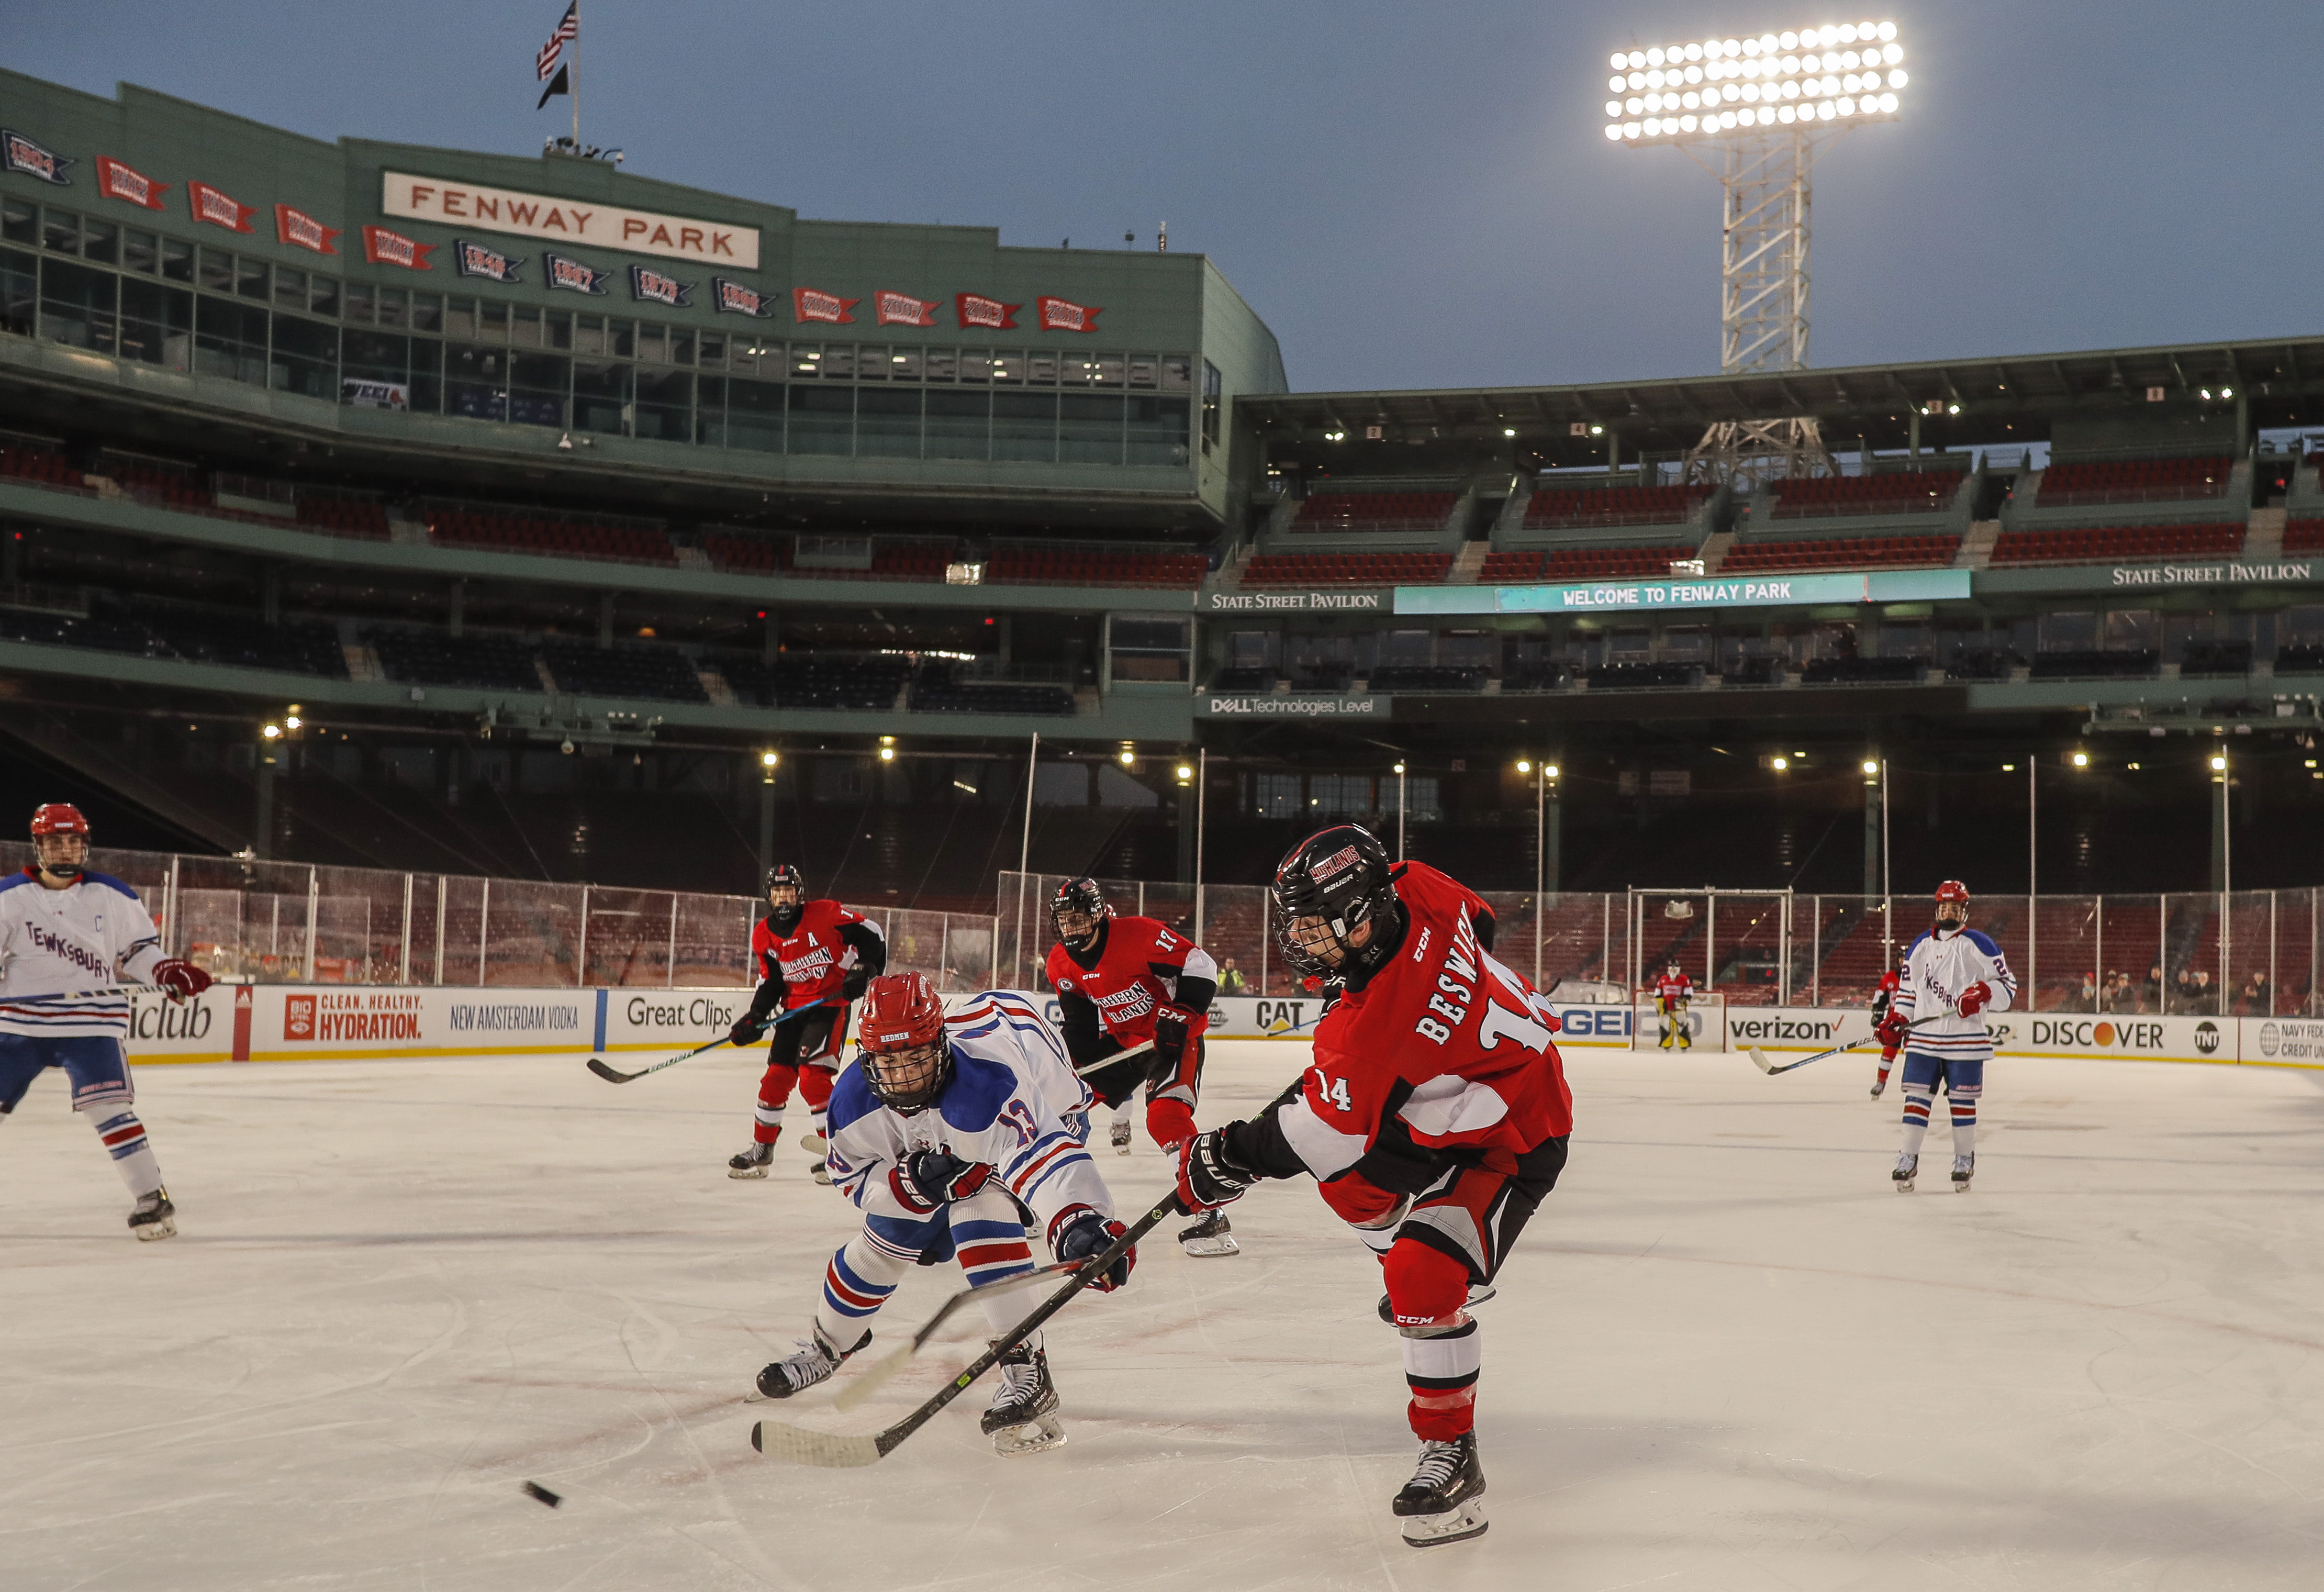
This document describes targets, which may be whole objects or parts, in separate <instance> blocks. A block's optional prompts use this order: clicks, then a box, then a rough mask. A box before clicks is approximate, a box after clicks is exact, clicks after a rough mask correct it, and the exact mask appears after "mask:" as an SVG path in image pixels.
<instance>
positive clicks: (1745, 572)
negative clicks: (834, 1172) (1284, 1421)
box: [0, 73, 2324, 901]
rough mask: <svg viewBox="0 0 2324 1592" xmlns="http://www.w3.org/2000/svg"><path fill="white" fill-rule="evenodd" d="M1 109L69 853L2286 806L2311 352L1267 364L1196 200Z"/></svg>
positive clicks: (1790, 827)
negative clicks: (1686, 369) (1073, 217)
mask: <svg viewBox="0 0 2324 1592" xmlns="http://www.w3.org/2000/svg"><path fill="white" fill-rule="evenodd" d="M0 105H5V134H0V137H5V152H4V153H5V158H0V428H5V431H6V433H7V434H6V436H5V438H0V442H5V449H0V522H5V541H0V557H5V567H4V568H0V730H5V732H6V734H7V735H8V736H11V737H12V738H13V739H14V742H15V743H16V747H17V749H19V750H20V751H21V753H22V755H23V759H24V762H23V764H22V765H21V767H20V769H19V772H18V773H15V774H13V775H11V776H10V781H11V782H12V788H14V785H18V784H21V785H22V786H23V789H24V793H26V794H27V795H29V793H30V792H31V791H32V790H33V788H34V787H40V788H41V789H42V790H46V789H49V788H52V787H56V786H58V785H60V784H61V785H63V786H69V787H70V788H71V789H72V790H74V791H77V792H78V793H80V794H83V795H86V796H88V797H89V798H90V799H91V800H92V801H98V802H99V804H100V805H101V806H104V807H105V808H106V812H107V813H108V815H109V816H110V817H111V819H113V821H115V823H116V824H118V825H119V826H120V827H121V828H122V830H123V831H124V832H122V833H121V834H120V836H119V838H121V839H122V840H124V842H143V843H147V844H157V845H160V844H168V845H187V844H193V845H198V846H204V847H212V848H216V849H220V850H226V851H232V850H237V849H241V848H243V847H249V848H251V849H253V850H254V851H256V852H257V853H258V854H260V855H262V856H305V857H309V858H311V859H313V860H318V861H328V862H339V863H361V864H372V865H388V866H396V867H420V868H452V867H463V868H469V869H473V870H475V871H479V872H487V873H500V872H506V873H517V874H529V875H533V876H541V875H550V876H557V877H576V878H577V877H592V878H596V879H600V880H604V881H608V882H618V881H621V880H622V879H625V878H626V879H632V880H640V881H642V880H645V879H649V878H650V879H651V880H653V881H655V882H662V883H682V884H687V885H689V886H692V887H695V888H703V889H719V888H734V887H736V886H737V885H738V884H743V883H745V882H747V880H748V879H749V878H750V876H751V872H752V865H753V863H754V861H755V859H756V858H757V857H758V856H760V855H761V854H762V853H763V852H765V851H767V850H768V849H770V847H771V848H773V849H776V850H779V851H782V852H785V853H787V854H793V855H797V856H799V857H800V859H801V860H802V861H803V862H804V863H806V864H807V865H808V866H809V867H810V869H811V870H812V869H818V868H819V869H821V870H822V871H823V876H822V878H820V879H818V881H817V882H818V884H835V885H838V886H840V887H843V888H845V889H846V890H847V891H848V892H849V893H850V894H851V895H852V896H853V897H855V898H859V899H879V898H881V897H882V896H886V897H889V898H892V899H897V900H903V901H909V900H916V899H928V900H936V899H939V898H942V899H950V900H955V901H957V900H962V899H967V898H973V897H974V896H976V895H978V894H979V893H983V892H989V890H990V888H991V879H992V877H993V874H994V870H995V869H996V868H997V867H999V866H1002V865H1010V866H1013V865H1015V863H1016V860H1017V856H1018V853H1019V849H1020V848H1024V849H1027V850H1028V854H1029V857H1030V861H1031V863H1032V865H1033V866H1034V867H1035V868H1036V869H1044V868H1046V869H1048V870H1050V871H1063V870H1072V869H1080V868H1085V867H1087V868H1095V869H1097V870H1098V871H1100V872H1105V873H1111V874H1118V875H1135V876H1146V877H1152V878H1168V877H1173V876H1178V877H1185V876H1188V875H1189V874H1190V873H1191V871H1192V870H1193V869H1194V868H1195V867H1196V865H1197V862H1196V858H1197V854H1198V851H1199V852H1200V854H1201V856H1202V857H1203V861H1202V864H1201V866H1202V868H1203V873H1204V874H1205V875H1206V876H1208V877H1210V878H1213V879H1218V880H1225V879H1239V880H1248V879H1250V878H1254V877H1258V876H1260V875H1263V873H1264V870H1265V865H1266V864H1267V863H1268V862H1271V860H1272V858H1273V856H1274V854H1275V852H1276V851H1277V850H1278V849H1279V848H1280V846H1281V845H1282V843H1283V842H1284V841H1285V840H1286V838H1287V837H1288V836H1289V835H1290V833H1291V832H1292V831H1293V830H1294V829H1296V828H1297V826H1298V825H1300V824H1301V823H1302V822H1305V821H1307V820H1310V819H1316V818H1323V817H1336V816H1342V815H1351V816H1362V817H1366V818H1369V819H1372V820H1374V821H1377V822H1380V823H1382V824H1384V825H1385V826H1387V827H1389V828H1395V827H1397V824H1398V820H1399V818H1401V819H1402V820H1403V825H1404V828H1405V830H1406V838H1407V844H1408V846H1409V847H1410V849H1411V851H1412V852H1413V853H1414V854H1415V855H1418V856H1428V857H1430V858H1431V859H1432V860H1437V861H1442V862H1444V863H1446V864H1447V865H1452V866H1455V867H1457V868H1460V869H1462V870H1463V871H1464V872H1465V873H1466V874H1468V875H1471V876H1474V877H1475V878H1476V881H1477V882H1478V883H1480V884H1488V885H1492V886H1498V887H1507V888H1516V887H1526V886H1530V885H1531V884H1532V883H1533V881H1534V880H1535V877H1541V878H1543V879H1545V881H1546V882H1548V883H1549V884H1551V885H1552V886H1553V887H1555V886H1557V885H1560V884H1563V885H1565V886H1567V887H1572V888H1598V887H1604V886H1607V885H1618V884H1622V883H1626V882H1628V881H1631V880H1636V879H1640V878H1644V877H1654V878H1655V879H1658V880H1659V881H1660V882H1663V883H1677V882H1680V881H1685V882H1694V881H1698V880H1700V881H1706V882H1710V883H1715V884H1749V885H1753V886H1760V885H1768V884H1785V883H1797V884H1801V885H1802V886H1803V887H1807V886H1809V885H1810V884H1815V885H1818V886H1819V887H1822V888H1835V887H1840V886H1843V885H1844V886H1845V887H1848V888H1854V887H1856V886H1857V885H1858V884H1859V883H1861V884H1865V885H1866V886H1867V888H1868V887H1870V885H1871V884H1872V882H1874V881H1875V880H1877V879H1878V878H1881V877H1883V876H1885V875H1886V874H1888V873H1891V872H1893V873H1894V875H1895V883H1896V884H1897V886H1898V888H1900V889H1903V888H1907V887H1917V886H1918V885H1919V884H1923V883H1925V882H1926V881H1925V880H1923V879H1922V878H1921V877H1920V875H1922V874H1924V873H1926V874H1930V875H1931V876H1932V877H1933V876H1935V874H1934V873H1932V870H1936V871H1937V872H1942V873H1961V872H1964V871H1972V872H1973V871H1975V870H1974V869H1971V868H1969V865H1968V864H1965V863H1961V862H1960V861H1958V860H1952V859H1959V858H1960V857H1961V856H1963V855H1964V853H1967V854H1968V855H1969V856H1973V857H1975V858H1976V859H1977V863H1978V866H1980V867H1982V868H1984V869H1985V873H1984V875H1983V876H1982V877H1981V878H1980V879H1979V880H1978V884H1980V886H1981V887H1986V888H1994V889H2008V888H2015V889H2023V888H2024V886H2025V882H2026V868H2027V865H2028V862H2027V850H2028V847H2027V838H2028V835H2027V822H2026V819H2027V800H2028V789H2027V782H2028V776H2029V770H2031V771H2032V773H2031V777H2032V780H2033V801H2034V802H2035V805H2036V807H2037V809H2038V810H2039V811H2040V813H2041V815H2042V816H2041V818H2040V819H2039V825H2038V828H2037V829H2036V830H2035V832H2034V836H2033V838H2034V840H2035V843H2036V848H2037V849H2038V850H2039V851H2040V852H2041V854H2042V856H2043V858H2044V860H2043V863H2042V864H2041V868H2042V883H2043V885H2044V887H2054V888H2063V887H2080V888H2096V887H2098V884H2099V883H2100V881H2103V882H2104V887H2106V888H2110V889H2115V888H2156V889H2160V888H2166V887H2168V888H2200V887H2202V886H2203V885H2204V884H2206V882H2207V881H2208V882H2211V883H2213V884H2217V883H2218V882H2220V881H2221V878H2222V875H2224V874H2225V872H2226V871H2227V870H2228V869H2232V870H2233V872H2234V880H2235V883H2236V884H2239V885H2240V884H2255V885H2256V884H2303V885H2304V884H2313V883H2315V882H2316V880H2317V875H2318V864H2319V861H2324V858H2319V856H2316V855H2315V851H2314V847H2313V843H2312V841H2310V840H2309V839H2307V838H2306V836H2307V835H2308V833H2309V832H2310V830H2309V828H2308V826H2306V825H2305V824H2304V823H2302V822H2301V819H2304V818H2306V817H2307V816H2308V815H2309V814H2310V812H2312V810H2313V809H2314V804H2315V802H2316V801H2317V800H2318V795H2317V792H2318V791H2319V790H2324V783H2319V777H2318V776H2319V771H2318V770H2316V769H2315V768H2314V766H2313V764H2314V761H2315V749H2314V746H2313V738H2314V731H2315V729H2316V727H2317V725H2316V720H2317V717H2318V696H2319V690H2324V486H2319V480H2318V477H2317V472H2316V469H2315V467H2314V466H2313V464H2312V462H2310V458H2309V456H2308V455H2307V454H2306V453H2304V452H2303V451H2302V448H2303V446H2304V441H2305V439H2304V438H2302V437H2301V435H2300V429H2301V428H2302V427H2305V426H2309V425H2310V424H2316V423H2320V422H2324V415H2319V412H2318V404H2319V399H2324V338H2304V339H2287V340H2281V341H2273V342H2267V343H2255V344H2236V345H2209V346H2200V347H2166V348H2150V349H2131V350H2113V351H2098V352H2086V353H2073V354H2061V355H2055V356H2049V355H2044V356H2027V357H2015V358H1978V359H1962V360H1957V361H1947V362H1938V363H1928V364H1915V365H1899V366H1867V367H1858V368H1851V369H1823V370H1812V371H1793V372H1784V373H1766V374H1760V375H1747V376H1729V377H1705V378H1695V379H1684V380H1675V381H1655V382H1636V383H1601V384H1563V385H1543V386H1538V387H1529V388H1522V389H1494V390H1460V391H1436V392H1379V393H1293V392H1290V391H1289V390H1288V383H1287V381H1286V376H1285V368H1284V362H1283V359H1282V357H1281V356H1280V354H1279V352H1278V350H1277V345H1276V341H1275V338H1274V337H1273V335H1272V334H1271V333H1270V332H1269V331H1268V329H1267V328H1266V326H1265V324H1264V323H1263V321H1262V320H1261V319H1259V316H1258V315H1257V314H1255V313H1254V312H1253V310H1251V308H1250V306H1248V305H1247V304H1245V302H1244V301H1242V299H1241V298H1240V296H1239V295H1238V294H1237V293H1236V292H1234V290H1233V289H1232V287H1231V285H1230V284H1229V282H1227V280H1226V278H1225V276H1224V275H1223V274H1222V273H1221V272H1220V270H1219V269H1218V268H1217V266H1216V265H1215V264H1213V262H1211V261H1210V260H1208V259H1206V258H1205V257H1203V256H1202V255H1187V254H1168V253H1159V252H1146V251H1133V250H1128V249H1123V250H1111V249H1107V250H1092V249H1074V248H1056V249H1049V248H1019V247H1007V246H1003V245H1001V242H1000V240H999V237H998V235H997V234H996V233H995V232H994V231H993V230H991V229H989V228H978V227H939V226H929V227H922V226H894V225H868V224H857V223H843V222H825V221H815V220H803V219H801V218H798V216H797V215H796V214H795V213H794V212H792V211H790V210H788V209H785V208H780V207H777V206H771V205H766V204H761V203H758V202H755V201H751V200H745V199H737V198H733V197H731V196H726V195H720V194H714V193H708V192H705V191H702V190H694V189H687V188H683V187H678V186H676V185H672V184H669V183H663V182H659V181H656V180H652V179H651V178H649V177H645V176H641V175H638V174H636V173H633V172H631V171H625V170H621V169H617V168H616V167H614V166H613V165H611V164H608V163H606V162H602V161H596V160H585V159H576V158H572V157H569V156H565V155H558V154H545V155H543V156H540V157H538V158H529V159H521V158H512V157H506V156H499V155H490V154H480V153H467V152H456V151H447V150H439V149H429V148H423V147H417V146H409V145H397V144H383V143H368V142H363V141H355V140H344V141H341V142H340V143H336V144H333V143H320V142H318V141H314V140H310V139H307V138H304V137H300V136H298V135H295V134H289V133H286V132H282V131H281V130H277V129H272V128H269V127H265V126H263V125H258V124H255V123H253V122H249V121H246V120H244V119H241V118H238V117H235V116H227V115H225V114H223V113H220V112H217V111H214V110H210V109H207V108H204V107H201V106H194V105H190V104H188V103H186V102H183V101H180V100H177V99H172V98H170V97H164V96H161V95H156V94H152V93H151V92H148V91H145V90H142V89H137V88H129V87H124V88H122V89H121V90H120V92H119V94H118V96H117V97H115V98H111V99H107V98H103V97H93V96H89V95H86V94H82V93H79V92H77V91H73V90H69V89H66V88H59V87H56V86H53V85H50V84H45V83H42V82H39V81H37V80H34V79H28V78H24V77H21V76H17V75H14V74H6V73H0ZM1794 415H1812V416H1814V417H1815V418H1816V419H1817V420H1818V421H1820V424H1821V434H1822V436H1823V437H1824V438H1825V440H1827V442H1828V443H1829V445H1830V446H1831V448H1832V449H1834V457H1833V458H1832V459H1831V467H1830V469H1829V471H1827V472H1824V473H1819V474H1817V475H1814V476H1812V477H1806V478H1803V479H1795V480H1779V481H1774V482H1766V481H1760V482H1748V481H1746V482H1737V481H1720V480H1716V479H1710V478H1698V477H1701V476H1702V475H1703V472H1702V471H1701V470H1700V469H1699V468H1697V467H1695V465H1694V462H1693V461H1691V460H1690V458H1689V450H1690V449H1691V448H1692V445H1693V444H1694V443H1695V441H1696V440H1698V439H1699V438H1701V435H1702V434H1703V432H1704V430H1705V429H1706V428H1707V427H1708V426H1710V425H1711V424H1712V423H1714V422H1717V421H1740V420H1752V419H1768V418H1778V417H1784V416H1794ZM291 717H297V718H298V720H299V723H298V724H297V725H296V726H295V727H293V726H291V724H290V722H289V721H290V719H291ZM269 726H272V727H275V729H276V731H277V733H276V734H275V735H274V736H271V737H270V736H268V735H267V734H266V733H265V732H266V727H269ZM1034 736H1039V737H1040V744H1041V752H1040V754H1038V758H1037V761H1036V760H1035V759H1034V758H1033V756H1032V755H1031V744H1032V741H1033V737H1034ZM770 755H772V756H773V757H774V758H775V760H776V761H775V762H774V763H772V764H769V763H768V762H767V759H768V757H769V756H770ZM2078 757H2079V758H2080V761H2079V762H2077V761H2076V759H2077V758H2078ZM2217 757H2225V758H2227V761H2228V764H2229V766H2228V768H2227V771H2226V772H2225V773H2224V776H2223V777H2224V783H2221V782H2220V781H2221V779H2222V775H2221V774H2220V773H2219V771H2218V770H2215V769H2214V768H2213V766H2212V761H2213V759H2214V758H2217ZM1520 763H1522V764H1525V765H1526V766H1525V769H1524V770H1523V771H1520V769H1519V766H1518V765H1519V764H1520ZM1543 764H1552V765H1554V766H1555V767H1556V768H1557V770H1558V775H1557V777H1556V778H1555V779H1554V781H1545V780H1544V779H1542V777H1541V776H1540V775H1539V774H1538V773H1536V772H1535V771H1536V770H1537V769H1538V768H1540V767H1541V766H1542V765H1543ZM1399 765H1400V766H1401V772H1400V773H1399V772H1398V770H1399ZM1867 765H1868V766H1867ZM1028 766H1033V767H1037V771H1038V772H1037V773H1035V774H1034V775H1033V776H1032V790H1031V795H1032V798H1033V809H1034V813H1035V818H1036V820H1037V821H1036V823H1035V824H1034V825H1033V833H1032V835H1031V838H1030V839H1029V841H1028V839H1027V838H1026V837H1025V834H1024V833H1023V831H1022V830H1021V829H1020V828H1019V826H1020V825H1021V824H1022V823H1023V821H1024V819H1023V814H1024V810H1025V808H1024V804H1025V798H1026V795H1027V793H1028V792H1027V777H1028V776H1027V769H1028ZM1182 768H1184V769H1185V770H1186V771H1187V772H1186V773H1184V774H1182V773H1180V772H1179V771H1180V770H1181V769H1182ZM1198 820H1199V821H1198ZM1198 830H1199V839H1198ZM1888 847H1893V848H1894V856H1893V857H1891V856H1889V855H1888V852H1887V849H1886V848H1888Z"/></svg>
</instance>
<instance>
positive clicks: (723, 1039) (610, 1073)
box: [589, 995, 831, 1084]
mask: <svg viewBox="0 0 2324 1592" xmlns="http://www.w3.org/2000/svg"><path fill="white" fill-rule="evenodd" d="M829 1004H831V997H830V996H829V995H825V996H824V997H823V999H821V1000H819V1001H809V1002H808V1003H807V1004H806V1005H804V1006H799V1007H796V1008H794V1009H793V1010H791V1011H788V1012H786V1013H784V1014H782V1015H781V1016H779V1017H778V1018H776V1019H775V1020H774V1021H773V1022H772V1023H768V1024H767V1027H766V1028H762V1029H761V1030H760V1031H759V1032H758V1033H756V1034H754V1035H752V1038H751V1041H750V1042H751V1043H752V1044H757V1043H758V1042H759V1041H760V1040H761V1039H762V1038H764V1037H765V1035H766V1032H767V1029H772V1028H780V1027H781V1026H782V1025H783V1024H784V1023H788V1022H789V1021H790V1020H791V1019H792V1018H794V1017H799V1016H804V1015H806V1014H807V1013H809V1012H813V1011H816V1010H817V1009H819V1008H821V1007H824V1006H827V1005H829ZM733 1042H734V1041H733V1039H732V1038H731V1037H729V1036H728V1035H725V1034H723V1033H722V1034H720V1035H719V1036H718V1037H717V1038H716V1039H715V1040H712V1041H710V1042H709V1043H708V1044H706V1045H696V1046H695V1047H694V1049H692V1050H690V1051H686V1052H685V1053H684V1054H682V1055H677V1056H671V1057H669V1058H668V1059H667V1060H660V1061H657V1062H655V1063H654V1064H653V1065H652V1066H651V1067H641V1068H639V1069H637V1070H636V1071H635V1072H623V1071H622V1069H620V1068H618V1067H612V1066H608V1065H607V1064H606V1061H605V1059H604V1057H603V1056H592V1057H590V1058H589V1070H590V1071H592V1072H594V1073H595V1074H596V1075H597V1076H598V1077H599V1078H604V1080H605V1081H606V1082H607V1083H617V1084H623V1083H628V1082H630V1081H632V1079H635V1078H643V1077H644V1076H645V1075H646V1074H647V1073H649V1072H659V1071H660V1070H661V1069H663V1068H665V1067H675V1066H677V1065H678V1063H679V1062H681V1061H690V1060H693V1059H694V1058H695V1057H696V1056H699V1055H700V1054H702V1052H703V1051H715V1050H716V1049H717V1048H718V1047H719V1046H721V1045H731V1044H733Z"/></svg>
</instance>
